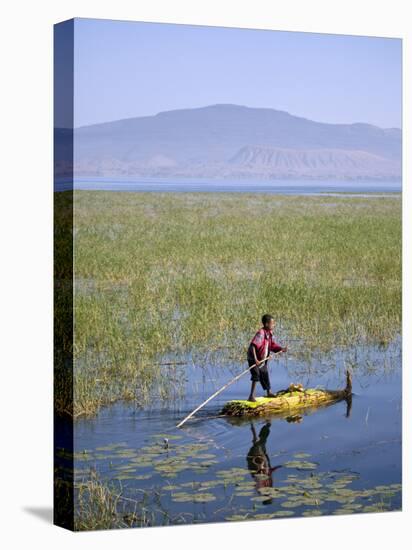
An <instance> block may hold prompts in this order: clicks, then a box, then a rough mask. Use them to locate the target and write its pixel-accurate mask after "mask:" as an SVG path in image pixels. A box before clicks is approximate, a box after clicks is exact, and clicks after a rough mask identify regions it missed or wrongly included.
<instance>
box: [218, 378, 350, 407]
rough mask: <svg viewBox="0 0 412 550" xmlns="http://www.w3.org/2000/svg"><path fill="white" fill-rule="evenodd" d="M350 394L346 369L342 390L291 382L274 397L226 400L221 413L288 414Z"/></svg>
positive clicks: (344, 397)
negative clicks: (304, 386)
mask: <svg viewBox="0 0 412 550" xmlns="http://www.w3.org/2000/svg"><path fill="white" fill-rule="evenodd" d="M351 396H352V377H351V374H350V372H349V371H346V387H345V388H344V389H342V390H328V389H317V388H313V389H312V388H307V389H305V388H303V387H302V386H301V385H300V384H298V385H297V384H291V385H290V386H289V387H288V388H287V389H285V390H280V391H278V392H277V393H276V394H275V397H257V398H256V401H255V402H253V401H247V400H246V399H245V400H242V399H235V400H232V401H228V402H227V403H226V404H225V405H224V407H223V409H222V410H221V412H220V414H221V415H227V416H263V415H266V414H268V413H270V414H271V415H272V414H274V415H276V414H279V415H282V416H283V415H289V414H292V413H295V412H297V411H299V410H302V409H306V408H316V407H322V406H324V405H329V404H332V403H336V402H338V401H342V400H344V399H349V398H350V397H351Z"/></svg>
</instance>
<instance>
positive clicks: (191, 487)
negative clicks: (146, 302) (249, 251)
mask: <svg viewBox="0 0 412 550" xmlns="http://www.w3.org/2000/svg"><path fill="white" fill-rule="evenodd" d="M348 353H349V355H348ZM348 353H346V354H343V355H342V354H337V355H336V356H335V357H332V358H326V357H323V358H319V359H318V360H315V362H314V363H312V364H311V365H308V364H307V363H304V362H299V361H298V360H297V359H293V358H292V359H289V360H286V358H284V357H283V358H279V359H274V360H273V363H272V365H271V369H270V370H271V379H272V389H273V390H274V391H276V390H278V389H281V388H284V387H287V386H288V385H289V383H290V382H301V383H303V384H304V386H305V387H316V386H320V387H328V388H331V389H339V388H342V387H344V373H345V368H346V366H345V361H346V364H347V361H348V357H349V356H350V357H351V362H352V363H356V365H355V366H353V392H354V395H353V399H352V405H351V407H350V406H349V405H348V404H347V403H346V401H343V402H339V403H336V404H334V405H331V406H328V407H326V408H322V409H318V410H316V411H307V412H305V413H302V414H301V416H300V417H295V418H294V419H290V418H289V421H288V420H285V419H284V418H273V417H272V418H270V417H267V418H257V419H253V420H250V419H249V420H235V419H230V418H228V417H221V416H219V412H220V410H221V408H222V405H223V404H224V403H225V402H226V401H227V400H229V399H236V398H237V399H239V398H246V396H247V395H248V392H249V384H250V381H249V375H246V376H244V377H243V378H242V379H240V380H239V382H237V383H235V384H233V385H232V386H230V387H229V388H228V389H227V390H226V391H225V392H223V393H222V394H220V395H219V396H218V397H217V398H216V399H214V400H212V401H211V402H210V403H209V404H208V405H207V406H206V407H205V408H204V409H202V410H201V411H200V412H199V413H198V414H197V415H196V417H195V418H194V419H191V420H189V421H188V422H187V423H186V424H185V425H184V426H183V427H182V428H181V429H176V428H175V426H176V424H177V423H178V422H179V421H180V420H182V419H183V418H184V417H185V416H186V415H187V414H188V413H189V412H190V411H191V410H192V409H194V408H195V406H197V405H198V404H200V403H201V402H202V401H203V400H204V399H206V397H208V396H209V395H211V393H213V392H214V391H215V390H216V389H217V388H219V387H221V386H222V385H223V384H224V383H225V382H227V381H228V380H229V379H231V378H232V377H233V375H234V374H237V373H239V372H240V371H241V370H243V369H244V368H245V367H246V365H245V364H241V365H239V364H224V365H213V364H207V365H205V366H199V365H197V364H196V361H195V362H194V363H192V364H190V363H189V364H188V365H182V366H179V367H175V369H174V370H173V369H172V370H171V371H170V372H172V371H173V373H174V376H178V377H183V380H184V382H185V388H186V392H185V395H184V396H181V397H179V396H178V395H175V396H174V397H173V399H172V401H171V402H169V403H168V404H167V403H166V405H164V406H159V405H157V404H154V405H153V406H151V407H150V408H148V409H145V410H141V409H137V408H135V407H134V406H133V405H127V404H123V403H117V404H115V405H112V406H110V407H106V408H104V409H103V410H101V412H100V413H99V414H98V415H97V416H96V417H94V418H91V419H79V420H78V421H76V422H75V432H74V433H75V451H76V453H75V479H76V481H77V482H79V481H81V480H87V479H90V476H91V475H93V473H94V472H97V474H98V476H99V478H100V479H102V480H104V481H107V482H109V483H112V484H113V486H114V487H115V488H116V490H117V491H118V492H119V491H120V489H121V492H122V499H124V500H120V501H119V506H121V507H122V513H123V515H124V517H125V518H128V520H129V522H130V525H131V526H143V525H145V526H150V525H164V524H179V523H198V522H215V521H231V520H241V519H259V518H262V519H264V518H269V517H289V516H290V517H296V516H301V515H320V514H340V513H358V512H372V511H385V510H396V509H400V508H401V485H400V484H401V433H402V425H401V411H402V407H401V354H400V344H399V342H398V343H397V344H394V345H391V346H389V347H388V348H386V349H380V348H370V349H368V350H364V351H363V352H359V350H355V354H353V350H349V352H348ZM169 375H170V376H171V374H170V373H169ZM260 392H262V390H260ZM261 394H262V395H263V393H261ZM292 420H293V421H292ZM165 438H167V439H168V444H167V448H166V444H165V442H164V439H165ZM85 451H86V452H85ZM253 465H255V467H254V466H253ZM256 467H257V468H258V471H259V472H260V473H258V474H256ZM128 499H130V500H128ZM136 502H137V503H138V504H136ZM142 506H143V509H144V510H143V512H144V513H143V512H142ZM133 510H134V511H136V510H138V511H137V512H136V515H135V516H133V515H130V514H131V513H132V512H133ZM142 514H143V515H142ZM130 518H131V519H130ZM128 524H129V523H128Z"/></svg>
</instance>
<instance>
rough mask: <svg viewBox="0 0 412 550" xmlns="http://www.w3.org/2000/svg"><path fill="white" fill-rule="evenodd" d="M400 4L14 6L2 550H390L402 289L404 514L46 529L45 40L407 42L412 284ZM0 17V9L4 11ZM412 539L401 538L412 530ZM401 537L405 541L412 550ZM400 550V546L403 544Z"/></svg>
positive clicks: (4, 296)
mask: <svg viewBox="0 0 412 550" xmlns="http://www.w3.org/2000/svg"><path fill="white" fill-rule="evenodd" d="M408 3H409V2H408V1H407V0H404V1H402V0H391V1H388V0H387V1H385V2H382V1H380V0H374V1H372V0H362V1H359V0H302V1H297V0H283V1H282V2H278V1H275V0H271V1H263V0H254V1H253V2H248V3H246V2H241V1H240V0H237V1H232V0H219V1H217V0H208V1H207V3H206V1H205V0H203V1H202V2H199V1H195V0H191V1H190V0H169V1H167V0H164V1H161V0H150V2H149V0H145V1H136V0H135V1H125V0H111V1H110V2H108V1H105V0H82V1H81V2H80V1H77V0H71V1H68V0H57V1H56V0H54V1H52V0H44V1H41V0H40V1H37V2H34V1H27V2H23V1H19V0H14V1H13V2H8V3H7V4H3V8H2V12H3V13H2V17H1V26H2V29H1V32H0V39H1V42H2V44H1V50H0V51H1V55H2V62H1V65H0V68H1V72H0V76H1V87H0V90H1V101H0V106H1V111H2V112H1V117H0V135H1V138H2V144H1V151H2V153H3V154H2V164H1V179H0V208H1V211H0V224H1V228H0V229H1V232H0V236H1V269H0V276H1V283H0V292H1V301H0V312H1V327H0V329H1V332H0V335H1V337H0V342H1V348H0V349H1V351H0V361H1V379H0V388H1V393H0V406H1V411H0V413H1V415H0V418H1V423H2V424H1V426H2V428H1V450H0V457H1V467H0V505H1V508H2V510H1V515H0V518H1V525H2V527H1V532H0V537H1V539H2V540H1V543H2V546H3V548H6V549H9V548H15V547H24V546H29V545H30V546H33V545H35V546H41V547H42V548H46V549H47V548H59V549H62V550H64V549H66V548H70V547H72V545H75V547H76V548H88V549H90V548H99V549H101V550H103V549H106V548H113V546H114V545H129V546H130V545H133V546H136V545H144V547H145V548H148V547H149V545H154V546H158V545H162V546H163V547H164V548H167V549H169V548H172V547H173V546H177V547H178V548H179V550H180V549H182V550H183V549H185V548H191V549H193V548H194V547H195V548H197V549H201V548H205V549H206V548H207V549H208V550H210V549H211V548H213V547H214V548H224V547H226V548H229V547H232V546H234V545H236V546H238V547H239V548H245V547H248V548H250V547H253V546H256V547H264V546H267V547H269V548H271V547H272V548H273V547H274V546H275V547H278V548H279V546H280V545H281V544H285V545H287V547H288V548H294V547H305V548H316V549H317V550H321V549H322V548H325V549H326V548H327V549H328V550H330V549H331V548H333V549H334V550H335V549H341V548H342V549H343V548H344V549H345V550H347V548H348V547H354V548H357V547H358V546H360V545H362V546H364V547H366V548H368V549H373V550H375V549H380V548H385V549H387V548H395V546H398V545H399V544H402V543H401V539H402V538H403V537H405V536H406V532H407V527H408V520H409V523H410V522H411V520H412V517H411V511H410V500H411V499H410V470H409V467H408V462H410V438H409V437H408V433H407V432H408V431H410V421H409V418H410V413H411V408H410V404H409V399H407V397H408V396H407V393H408V391H409V392H410V390H411V386H410V375H409V372H408V371H409V368H410V366H412V365H410V364H409V363H410V358H411V352H410V347H411V346H410V328H409V327H410V309H411V308H410V292H409V288H408V286H407V285H406V284H405V285H404V309H403V315H404V333H403V334H404V336H403V343H404V355H403V365H404V367H403V373H404V385H403V391H404V411H403V427H404V452H403V463H404V504H403V512H390V513H384V514H358V515H354V516H338V517H336V516H331V517H325V518H322V517H321V518H297V519H276V520H267V521H260V522H253V523H249V522H243V523H233V524H231V523H225V524H210V525H208V524H205V525H196V526H182V527H180V526H179V527H160V528H148V529H132V530H122V531H115V530H113V531H98V532H87V533H71V532H69V531H65V530H63V529H61V528H59V527H56V526H53V525H52V524H51V518H52V473H53V469H52V426H53V424H52V328H53V326H52V306H53V296H52V259H53V251H52V245H53V240H52V212H53V210H52V126H53V119H52V112H53V110H52V105H53V97H52V89H53V88H52V59H53V51H52V37H53V27H52V26H53V24H54V23H56V22H59V21H62V20H65V19H69V18H71V17H99V18H106V19H129V20H136V21H139V20H140V21H152V22H170V23H188V24H199V25H219V26H231V27H248V28H262V29H263V28H267V29H275V30H276V29H279V30H292V31H314V32H327V33H340V34H360V35H370V36H394V37H401V38H404V43H403V44H404V70H405V72H404V75H405V77H404V96H403V97H404V119H403V120H404V123H403V127H404V130H405V131H404V179H403V186H404V187H403V188H404V194H403V201H404V237H403V238H404V240H403V252H404V257H403V270H404V273H403V275H404V283H406V281H407V278H408V275H409V274H410V267H409V265H408V264H410V262H411V254H410V244H409V243H410V239H409V238H408V237H409V235H410V231H411V224H410V219H408V218H409V216H408V212H410V211H411V208H410V207H411V201H410V192H409V189H408V183H409V182H408V181H407V180H408V173H407V171H406V162H407V161H408V158H406V151H409V149H410V146H408V145H410V143H409V135H408V134H409V132H408V130H409V125H408V123H410V114H411V113H410V109H409V101H408V98H410V97H411V86H410V78H411V71H410V69H411V66H410V60H411V47H410V40H411V26H410V19H409V27H408V14H407V5H408ZM5 5H6V6H7V7H6V8H5ZM409 527H410V525H409ZM408 539H409V537H408V538H407V539H406V540H408ZM402 547H404V544H402Z"/></svg>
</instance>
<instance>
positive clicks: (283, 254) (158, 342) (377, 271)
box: [74, 191, 401, 414]
mask: <svg viewBox="0 0 412 550" xmlns="http://www.w3.org/2000/svg"><path fill="white" fill-rule="evenodd" d="M74 219H75V229H74V255H75V277H76V280H75V345H74V359H75V388H74V392H75V414H83V413H87V412H94V411H95V410H97V408H98V407H99V406H100V405H102V404H105V403H108V402H111V401H114V400H116V399H121V398H126V399H128V398H135V399H137V400H138V401H141V402H142V403H146V402H147V401H148V399H150V396H151V389H152V388H153V387H154V386H156V387H158V388H159V387H163V390H164V389H165V387H166V391H162V395H167V381H165V380H164V376H162V372H161V369H160V368H159V367H158V360H159V358H160V357H161V356H163V355H169V356H173V357H174V358H177V357H180V359H181V358H182V356H183V355H184V354H186V353H187V352H189V351H191V350H193V349H196V350H197V352H201V351H202V350H207V349H219V348H225V349H228V350H230V352H231V353H232V356H235V357H238V358H239V359H241V358H243V355H244V352H245V348H246V346H247V344H248V341H249V339H250V337H251V336H252V335H253V333H254V331H255V330H256V329H257V328H258V327H259V325H260V317H261V315H262V314H263V313H266V312H270V313H272V314H273V315H274V316H275V318H276V320H277V330H276V332H277V334H278V335H279V336H281V337H282V338H284V339H285V341H287V340H289V341H290V342H292V341H294V340H295V339H296V340H299V341H300V346H301V347H304V348H305V349H309V350H318V351H319V350H320V351H328V350H331V349H333V348H335V347H336V346H347V345H350V346H356V345H363V344H370V343H381V344H385V343H388V342H389V341H390V340H392V339H393V337H394V336H396V334H398V333H399V332H400V327H401V201H400V196H391V197H388V198H376V197H370V198H366V197H356V198H355V197H345V196H342V197H327V196H316V197H294V196H277V195H263V194H262V195H259V194H257V195H254V194H249V193H247V194H246V193H245V194H243V193H116V192H102V191H97V192H94V191H76V192H75V215H74ZM290 347H293V346H292V344H291V346H290Z"/></svg>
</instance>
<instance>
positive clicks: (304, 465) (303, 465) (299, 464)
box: [283, 460, 318, 470]
mask: <svg viewBox="0 0 412 550" xmlns="http://www.w3.org/2000/svg"><path fill="white" fill-rule="evenodd" d="M283 466H284V467H286V468H296V469H297V470H316V468H317V467H318V464H316V463H315V462H307V461H298V460H291V461H289V462H285V463H284V464H283Z"/></svg>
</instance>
